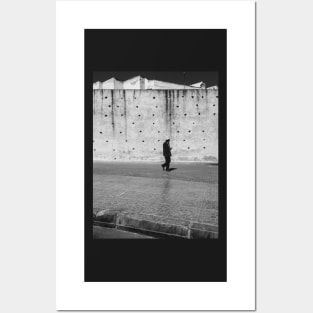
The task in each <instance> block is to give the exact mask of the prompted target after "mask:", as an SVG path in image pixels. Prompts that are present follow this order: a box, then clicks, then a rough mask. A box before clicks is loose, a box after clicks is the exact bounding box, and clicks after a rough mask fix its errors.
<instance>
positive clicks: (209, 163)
mask: <svg viewBox="0 0 313 313" xmlns="http://www.w3.org/2000/svg"><path fill="white" fill-rule="evenodd" d="M218 92H219V91H218V72H206V71H203V72H191V71H188V72H179V71H177V72H174V71H173V72H161V71H160V72H94V73H93V216H94V223H93V224H94V225H93V238H94V239H159V238H162V239H208V240H210V239H212V240H213V239H217V238H218V209H219V207H218V170H219V163H218V107H219V102H218V99H219V98H218Z"/></svg>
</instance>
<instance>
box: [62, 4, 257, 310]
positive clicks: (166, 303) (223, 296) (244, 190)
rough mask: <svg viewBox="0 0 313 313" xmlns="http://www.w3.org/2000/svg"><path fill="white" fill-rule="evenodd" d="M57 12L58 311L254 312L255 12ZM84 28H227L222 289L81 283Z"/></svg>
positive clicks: (133, 8) (154, 7) (99, 7)
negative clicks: (224, 268) (224, 270)
mask: <svg viewBox="0 0 313 313" xmlns="http://www.w3.org/2000/svg"><path fill="white" fill-rule="evenodd" d="M56 13H57V30H56V33H57V49H56V55H57V60H56V61H57V73H56V74H57V75H56V79H57V80H56V87H57V95H56V99H57V105H56V110H57V111H56V123H57V131H56V138H57V145H56V148H57V153H56V168H57V177H56V182H57V185H56V192H57V199H56V204H57V216H56V223H57V238H56V243H57V258H56V266H57V268H56V270H57V309H58V310H254V309H255V3H254V2H253V1H221V2H215V1H103V2H102V1H101V2H100V1H88V2H87V1H62V2H61V1H58V2H57V11H56ZM173 17H175V19H173ZM85 28H226V29H227V47H228V50H227V111H228V112H227V113H228V116H227V171H228V173H227V174H228V175H227V276H228V281H227V283H85V282H84V270H83V265H84V172H83V169H84V66H83V64H84V29H85ZM108 47H109V46H108ZM212 49H214V47H212ZM204 61H205V60H204ZM73 156H74V157H73ZM73 218H74V219H75V223H73V222H72V221H73ZM125 262H127V260H125ZM104 270H106V271H108V270H110V269H104ZM151 270H153V269H151ZM210 270H214V269H210Z"/></svg>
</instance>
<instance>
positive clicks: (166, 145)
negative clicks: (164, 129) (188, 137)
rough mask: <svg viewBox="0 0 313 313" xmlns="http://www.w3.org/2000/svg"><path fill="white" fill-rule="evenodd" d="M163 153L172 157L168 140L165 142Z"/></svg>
mask: <svg viewBox="0 0 313 313" xmlns="http://www.w3.org/2000/svg"><path fill="white" fill-rule="evenodd" d="M163 155H164V156H165V157H170V156H171V155H172V153H171V148H170V145H169V144H168V143H167V142H164V143H163Z"/></svg>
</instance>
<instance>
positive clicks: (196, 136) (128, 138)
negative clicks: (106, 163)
mask: <svg viewBox="0 0 313 313" xmlns="http://www.w3.org/2000/svg"><path fill="white" fill-rule="evenodd" d="M166 139H170V144H171V147H172V161H206V162H218V91H217V90H208V89H189V90H188V89H186V90H101V89H100V90H93V158H94V159H95V160H124V161H132V160H133V161H140V160H147V161H163V160H164V158H163V142H164V141H165V140H166Z"/></svg>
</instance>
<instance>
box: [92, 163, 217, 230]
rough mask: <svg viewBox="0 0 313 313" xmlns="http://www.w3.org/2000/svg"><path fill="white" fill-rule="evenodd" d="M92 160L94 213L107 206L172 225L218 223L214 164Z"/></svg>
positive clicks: (215, 168)
mask: <svg viewBox="0 0 313 313" xmlns="http://www.w3.org/2000/svg"><path fill="white" fill-rule="evenodd" d="M171 168H172V169H173V170H172V171H170V172H166V171H162V168H161V166H160V164H159V163H143V162H142V163H126V162H114V163H112V162H101V161H94V169H93V208H94V212H97V211H99V210H103V209H108V210H114V211H117V212H127V213H130V214H134V215H136V216H138V215H140V216H143V217H145V218H147V219H149V220H151V219H154V218H158V219H162V220H163V221H165V222H168V223H173V224H186V223H189V222H198V223H203V224H211V225H217V224H218V166H217V165H210V164H206V163H172V164H171Z"/></svg>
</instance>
